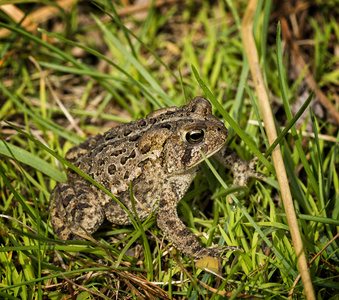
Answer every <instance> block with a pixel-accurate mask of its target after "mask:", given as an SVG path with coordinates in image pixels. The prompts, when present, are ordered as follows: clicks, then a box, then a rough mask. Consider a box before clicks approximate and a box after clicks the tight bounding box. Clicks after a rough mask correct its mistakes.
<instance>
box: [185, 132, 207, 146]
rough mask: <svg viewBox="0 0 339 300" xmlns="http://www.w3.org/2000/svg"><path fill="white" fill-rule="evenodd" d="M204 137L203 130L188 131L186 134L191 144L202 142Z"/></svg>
mask: <svg viewBox="0 0 339 300" xmlns="http://www.w3.org/2000/svg"><path fill="white" fill-rule="evenodd" d="M203 137H204V132H203V131H202V130H195V131H191V132H188V133H187V134H186V140H187V142H189V143H190V144H192V143H199V142H201V141H202V139H203Z"/></svg>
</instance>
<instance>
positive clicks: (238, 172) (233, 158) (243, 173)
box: [213, 145, 265, 186]
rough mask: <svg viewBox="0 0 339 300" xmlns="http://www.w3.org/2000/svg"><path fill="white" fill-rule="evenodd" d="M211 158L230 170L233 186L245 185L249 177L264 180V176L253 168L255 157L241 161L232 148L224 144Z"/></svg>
mask: <svg viewBox="0 0 339 300" xmlns="http://www.w3.org/2000/svg"><path fill="white" fill-rule="evenodd" d="M213 158H214V159H215V160H217V161H218V162H219V163H220V164H221V165H223V166H224V167H226V168H228V169H231V170H232V172H233V185H234V186H237V185H246V183H247V181H248V180H249V178H251V177H254V178H257V179H260V180H265V176H263V175H262V174H260V173H257V172H256V171H255V170H254V168H255V166H256V164H257V161H258V159H257V158H256V157H255V158H253V159H251V160H250V161H243V160H242V159H241V158H240V157H239V156H238V155H237V154H236V153H235V152H234V151H233V150H232V149H230V148H228V147H227V146H226V145H225V146H224V147H223V148H221V150H219V152H217V153H216V154H214V155H213Z"/></svg>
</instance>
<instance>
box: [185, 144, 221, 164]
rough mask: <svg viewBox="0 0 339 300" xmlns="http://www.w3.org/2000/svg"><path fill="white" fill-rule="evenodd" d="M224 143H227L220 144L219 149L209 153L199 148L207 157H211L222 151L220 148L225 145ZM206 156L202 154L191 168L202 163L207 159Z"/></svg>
mask: <svg viewBox="0 0 339 300" xmlns="http://www.w3.org/2000/svg"><path fill="white" fill-rule="evenodd" d="M224 145H225V144H222V145H220V147H218V148H217V149H215V150H214V151H212V152H211V153H209V154H207V155H206V154H205V153H204V152H202V151H201V150H200V149H199V152H200V154H202V155H204V156H205V158H209V157H211V156H213V155H214V154H216V153H218V152H219V151H220V149H221V148H222V147H224ZM205 158H204V157H203V156H201V159H200V160H199V161H198V162H196V163H195V164H193V165H191V166H190V168H194V167H196V166H198V165H199V164H201V163H202V162H203V161H204V160H205Z"/></svg>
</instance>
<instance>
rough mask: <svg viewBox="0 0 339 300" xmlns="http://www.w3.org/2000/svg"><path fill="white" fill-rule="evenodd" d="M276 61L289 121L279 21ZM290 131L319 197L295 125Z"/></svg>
mask: <svg viewBox="0 0 339 300" xmlns="http://www.w3.org/2000/svg"><path fill="white" fill-rule="evenodd" d="M277 62H278V73H279V82H280V87H281V94H282V98H283V101H284V108H285V113H286V115H287V119H288V121H289V122H291V120H292V119H293V117H292V112H291V108H290V104H289V101H288V97H287V92H286V91H287V89H286V85H285V80H284V75H283V64H282V52H281V38H280V23H278V29H277ZM291 132H292V136H293V139H294V141H295V145H296V148H297V151H298V153H299V156H300V160H301V162H302V164H303V166H304V168H305V171H306V173H307V176H308V179H309V181H310V183H311V185H312V187H313V189H314V191H315V193H316V195H317V197H319V187H318V183H317V180H316V178H315V177H314V174H313V172H312V170H311V167H310V165H309V164H308V161H307V158H306V155H305V152H304V150H303V148H302V145H301V141H300V139H299V136H298V133H297V130H296V129H295V126H292V127H291Z"/></svg>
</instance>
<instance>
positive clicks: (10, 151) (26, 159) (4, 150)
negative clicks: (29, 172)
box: [0, 140, 66, 182]
mask: <svg viewBox="0 0 339 300" xmlns="http://www.w3.org/2000/svg"><path fill="white" fill-rule="evenodd" d="M0 154H3V155H6V156H8V157H12V158H15V160H17V161H19V162H22V163H24V164H26V165H29V166H31V167H33V168H35V169H37V170H38V171H40V172H42V173H44V174H46V175H47V176H49V177H51V178H53V179H54V180H56V181H59V182H65V181H66V176H65V175H64V174H63V173H62V172H60V171H59V170H58V169H57V168H55V167H53V166H52V165H51V164H49V163H48V162H46V161H44V160H42V159H41V158H39V157H37V156H36V155H34V154H32V153H30V152H28V151H26V150H24V149H22V148H19V147H17V146H14V145H11V144H9V143H7V142H5V141H4V140H0Z"/></svg>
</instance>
